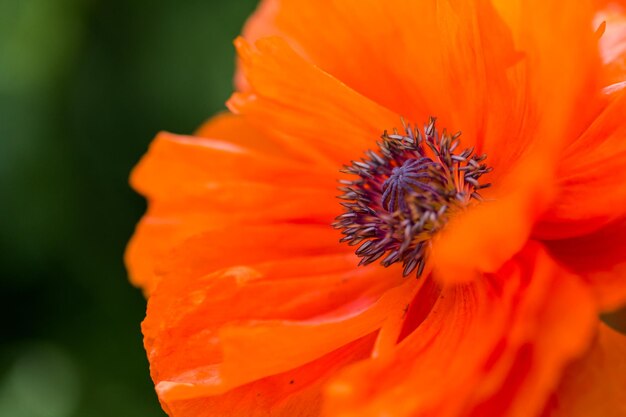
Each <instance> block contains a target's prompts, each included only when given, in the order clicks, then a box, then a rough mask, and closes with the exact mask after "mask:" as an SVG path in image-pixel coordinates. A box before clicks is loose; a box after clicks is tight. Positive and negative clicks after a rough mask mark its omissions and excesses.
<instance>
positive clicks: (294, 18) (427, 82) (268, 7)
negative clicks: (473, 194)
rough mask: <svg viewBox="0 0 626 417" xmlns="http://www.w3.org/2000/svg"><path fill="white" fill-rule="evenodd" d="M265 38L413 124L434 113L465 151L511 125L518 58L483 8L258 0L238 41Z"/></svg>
mask: <svg viewBox="0 0 626 417" xmlns="http://www.w3.org/2000/svg"><path fill="white" fill-rule="evenodd" d="M318 22H324V23H323V25H320V24H319V23H318ZM266 36H280V37H283V38H285V39H286V40H287V41H289V43H290V45H291V46H292V47H293V48H294V50H296V51H297V52H298V53H299V54H300V55H302V56H303V57H305V58H307V59H308V60H310V61H311V62H313V63H314V64H315V65H317V66H319V67H320V68H321V69H322V70H324V71H325V72H327V73H329V74H330V75H332V76H333V77H335V78H336V79H338V80H340V81H341V82H343V83H345V84H347V85H348V86H349V87H351V88H352V89H354V90H355V91H357V92H359V93H360V94H363V95H364V96H366V97H368V98H369V99H371V100H373V101H375V102H377V103H380V104H382V105H383V106H385V107H386V108H388V109H391V110H392V111H394V112H396V113H398V114H400V115H402V116H403V117H405V118H406V119H407V120H409V121H411V122H413V123H422V122H425V121H426V118H427V117H428V116H430V115H433V116H437V117H438V118H439V119H440V120H441V122H442V123H441V125H442V126H446V127H448V128H449V129H453V130H462V131H463V132H464V134H465V136H464V137H465V141H467V143H468V145H471V144H473V143H474V142H479V141H480V140H482V138H483V137H484V136H489V135H491V136H493V137H502V134H503V133H504V132H505V130H506V129H507V128H508V127H510V125H517V124H518V123H517V122H518V121H515V118H516V117H518V112H515V111H514V109H515V108H516V106H517V105H518V104H519V103H517V102H516V100H511V96H512V95H514V89H513V84H512V83H511V82H510V81H511V80H510V79H509V78H508V74H507V71H508V69H509V67H511V66H512V65H513V64H514V63H515V62H516V61H517V60H518V59H519V58H520V56H519V54H517V52H516V51H515V49H514V47H513V42H512V38H511V34H510V31H509V29H508V28H507V27H506V26H505V25H504V23H503V22H502V20H501V19H500V18H499V17H498V15H497V14H496V12H495V11H494V9H493V7H491V5H490V3H489V2H488V1H456V2H448V1H435V0H426V1H409V0H390V1H384V2H381V1H375V0H366V1H362V0H346V1H330V0H322V1H307V2H291V1H281V0H266V1H264V2H262V4H261V6H260V7H259V10H258V11H257V13H256V14H255V15H254V16H253V17H252V18H251V19H250V21H249V23H248V24H247V26H246V28H245V30H244V37H245V38H246V39H248V40H249V41H256V40H258V39H261V38H263V37H266ZM238 79H239V80H243V79H245V77H243V76H239V77H238ZM248 83H249V80H248ZM240 87H241V88H242V89H244V90H246V89H248V88H250V87H251V88H252V90H253V91H254V90H256V88H255V86H254V85H250V84H248V85H245V83H240ZM382 128H384V127H383V126H379V129H382Z"/></svg>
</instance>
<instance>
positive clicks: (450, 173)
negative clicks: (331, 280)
mask: <svg viewBox="0 0 626 417" xmlns="http://www.w3.org/2000/svg"><path fill="white" fill-rule="evenodd" d="M459 136H460V133H456V134H453V135H450V134H448V133H447V132H446V130H444V131H443V132H442V134H441V135H439V133H438V131H437V129H436V126H435V119H434V118H430V120H429V121H428V123H427V124H426V125H425V126H424V129H423V130H422V131H420V130H419V129H416V128H415V129H414V128H412V127H411V126H410V125H405V132H404V134H400V133H398V131H397V130H395V129H394V131H393V133H392V134H388V133H387V131H385V132H384V133H383V135H382V137H381V138H382V140H381V141H379V142H378V143H377V144H378V152H374V151H372V150H368V151H367V152H366V153H365V157H363V158H361V160H359V161H352V163H351V164H350V165H348V166H346V167H344V169H343V170H342V172H344V173H347V174H350V175H351V176H352V177H353V178H352V179H343V180H340V183H341V184H342V186H341V187H340V190H341V191H342V192H343V194H342V195H340V196H339V198H340V199H342V200H345V201H343V202H342V203H341V204H342V206H343V207H344V209H345V210H344V213H343V214H341V215H340V216H338V217H337V218H336V221H335V223H333V226H334V227H335V228H337V229H340V230H341V232H342V233H343V235H344V237H343V238H342V239H341V241H342V242H347V243H348V244H349V245H359V247H358V248H357V249H356V254H357V255H358V256H359V257H360V258H361V262H360V265H367V264H370V263H372V262H374V261H376V260H378V259H380V258H382V260H381V264H382V265H384V266H389V265H391V264H394V263H396V262H402V264H403V267H404V270H403V274H404V275H405V276H406V275H408V274H410V273H411V272H413V271H414V270H416V271H417V276H419V275H421V274H422V271H423V270H424V267H425V264H426V258H427V255H428V251H429V249H430V245H431V238H432V237H433V235H434V234H435V233H437V232H438V231H439V230H441V229H442V228H443V227H444V225H445V223H446V222H447V220H448V219H449V218H450V217H451V216H453V215H454V214H455V213H457V212H459V211H462V210H465V209H466V208H467V207H468V206H469V205H471V204H472V202H477V201H480V200H481V197H480V195H479V193H478V191H479V190H480V189H482V188H486V187H488V186H489V184H480V183H479V181H478V179H479V178H480V177H481V176H482V175H483V174H485V173H488V172H490V171H491V168H489V167H488V166H487V165H486V164H484V163H483V161H484V160H485V159H486V155H480V156H477V155H473V149H472V148H469V149H464V150H463V151H461V152H458V153H455V151H456V149H457V148H458V147H459V145H460V141H459ZM383 257H384V258H383Z"/></svg>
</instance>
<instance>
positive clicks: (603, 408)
mask: <svg viewBox="0 0 626 417" xmlns="http://www.w3.org/2000/svg"><path fill="white" fill-rule="evenodd" d="M624 387H626V336H624V335H623V334H621V333H618V332H616V331H615V330H613V329H611V328H609V327H608V326H606V325H605V324H600V327H599V331H598V335H597V337H596V339H595V341H594V343H593V345H592V347H591V349H590V350H589V352H587V354H586V355H585V356H583V357H582V359H580V360H578V361H576V362H575V363H573V364H572V365H571V366H569V367H568V369H567V371H566V372H565V375H564V376H563V379H562V382H561V385H560V386H559V389H558V390H557V391H556V394H555V398H554V400H553V401H552V404H551V407H550V409H549V410H547V411H546V413H545V415H546V416H550V417H622V416H624V415H626V397H625V396H624Z"/></svg>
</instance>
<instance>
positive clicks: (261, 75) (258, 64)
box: [228, 38, 401, 174]
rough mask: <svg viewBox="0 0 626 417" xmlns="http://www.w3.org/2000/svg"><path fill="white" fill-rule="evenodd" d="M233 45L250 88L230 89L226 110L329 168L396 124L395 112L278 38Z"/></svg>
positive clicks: (335, 168) (338, 165)
mask: <svg viewBox="0 0 626 417" xmlns="http://www.w3.org/2000/svg"><path fill="white" fill-rule="evenodd" d="M236 45H237V49H238V52H239V56H240V58H241V62H242V68H243V71H244V73H245V75H246V79H247V80H248V82H249V83H250V85H251V87H252V89H253V92H247V93H235V94H234V95H233V96H232V97H231V99H230V100H229V102H228V106H229V108H230V109H231V111H233V112H234V113H237V114H242V115H244V116H245V117H246V119H247V120H249V121H250V122H251V123H252V124H253V125H254V126H256V127H258V129H259V130H262V131H264V132H266V133H267V134H268V136H272V137H274V138H277V140H282V142H283V143H284V144H285V146H291V147H294V148H297V149H300V151H301V152H302V153H303V154H305V155H308V157H309V158H314V159H315V160H316V161H317V163H318V164H320V165H322V166H324V167H325V168H327V169H328V170H329V172H332V173H334V174H336V173H337V171H338V170H339V169H340V168H341V164H342V163H347V162H348V161H349V160H350V158H356V157H357V156H359V155H360V154H361V153H362V152H363V151H365V150H367V149H369V148H372V147H373V146H375V144H376V141H377V140H378V138H379V137H380V135H381V134H382V133H383V131H384V130H385V129H391V128H393V127H401V125H400V117H399V116H397V115H395V114H394V113H392V112H390V111H389V110H386V109H385V108H383V107H381V106H379V105H378V104H376V103H374V102H372V101H370V100H368V99H366V98H365V97H363V96H361V95H359V94H357V93H356V92H354V91H353V90H351V89H350V88H348V87H347V86H346V85H344V84H342V83H341V82H339V81H337V80H336V79H334V78H333V77H331V76H330V75H328V74H327V73H325V72H323V71H322V70H320V69H319V68H317V67H315V66H313V65H312V64H311V63H309V62H307V61H305V60H304V59H303V58H302V57H300V56H299V55H297V54H296V53H295V52H294V51H293V50H292V49H291V48H290V47H289V46H288V45H287V44H286V43H285V42H284V41H283V40H282V39H279V38H267V39H262V40H260V41H258V42H256V43H255V47H252V46H251V45H249V44H248V43H247V42H246V41H245V40H243V39H242V38H239V39H238V40H237V41H236ZM399 125H400V126H399ZM355 150H356V152H355Z"/></svg>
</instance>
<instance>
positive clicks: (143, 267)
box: [126, 115, 337, 294]
mask: <svg viewBox="0 0 626 417" xmlns="http://www.w3.org/2000/svg"><path fill="white" fill-rule="evenodd" d="M198 133H199V134H201V135H203V136H206V135H210V136H211V137H209V138H207V137H197V136H180V135H173V134H169V133H161V134H159V135H158V136H157V138H156V139H155V140H154V142H153V143H152V145H151V147H150V151H149V152H148V154H147V155H146V156H145V157H144V158H143V159H142V161H141V162H140V163H139V165H138V166H137V167H136V168H135V170H134V171H133V174H132V178H131V183H132V185H133V187H135V189H137V190H138V191H139V192H141V193H142V194H144V195H145V196H146V197H147V198H148V212H147V213H146V215H145V216H144V217H143V218H142V220H141V222H140V223H139V224H138V226H137V230H136V233H135V234H134V236H133V238H132V239H131V241H130V243H129V246H128V250H127V252H126V263H127V265H128V268H129V272H130V277H131V280H132V281H133V283H135V284H136V285H139V286H142V287H143V288H144V291H145V292H146V294H149V293H150V292H151V291H152V290H153V289H154V286H155V285H156V283H157V282H158V275H157V274H156V269H157V265H158V264H159V263H160V262H161V260H162V259H163V258H164V257H165V256H166V255H167V254H168V253H169V252H170V251H171V250H172V249H173V248H175V247H177V246H178V245H180V244H182V243H183V242H184V241H186V240H188V239H190V238H192V237H193V236H195V235H197V234H201V233H206V232H208V231H214V232H215V231H219V232H221V233H222V235H221V236H216V235H215V233H214V236H215V239H216V240H215V241H214V242H213V244H214V245H215V244H217V242H221V241H233V240H236V239H238V233H240V231H239V229H240V228H241V227H244V226H254V225H259V224H272V223H275V222H278V221H282V222H283V223H285V222H294V223H310V224H325V225H327V224H330V223H331V222H332V219H333V217H334V216H335V215H336V212H337V209H336V207H337V203H336V200H335V199H334V195H335V187H336V182H335V178H334V177H333V176H332V175H326V174H325V173H324V172H319V170H318V169H316V167H315V166H313V165H311V164H307V163H305V162H303V161H300V162H299V161H297V160H294V159H292V158H290V157H289V155H288V154H286V152H285V151H284V150H282V149H280V148H279V147H278V146H277V145H276V144H275V143H272V142H271V141H270V140H269V139H265V138H264V137H262V136H261V135H260V134H259V133H258V132H257V131H255V130H254V129H252V128H250V126H249V125H247V124H246V123H245V122H243V121H242V120H241V119H240V118H239V117H238V116H233V115H221V116H218V117H217V118H216V119H214V120H213V121H211V122H209V123H208V124H207V125H205V126H204V127H203V128H201V129H200V131H199V132H198ZM216 138H217V139H216ZM235 231H238V233H235ZM260 239H261V240H259V241H258V242H257V244H260V243H261V242H263V238H260ZM335 240H336V237H335V236H333V237H329V239H328V240H327V241H326V242H327V243H328V244H329V245H330V244H332V242H334V241H335ZM224 246H229V245H228V244H226V243H224ZM231 246H232V245H231ZM215 252H216V253H220V254H221V255H222V256H226V257H227V258H228V252H224V251H222V252H220V251H215Z"/></svg>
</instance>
